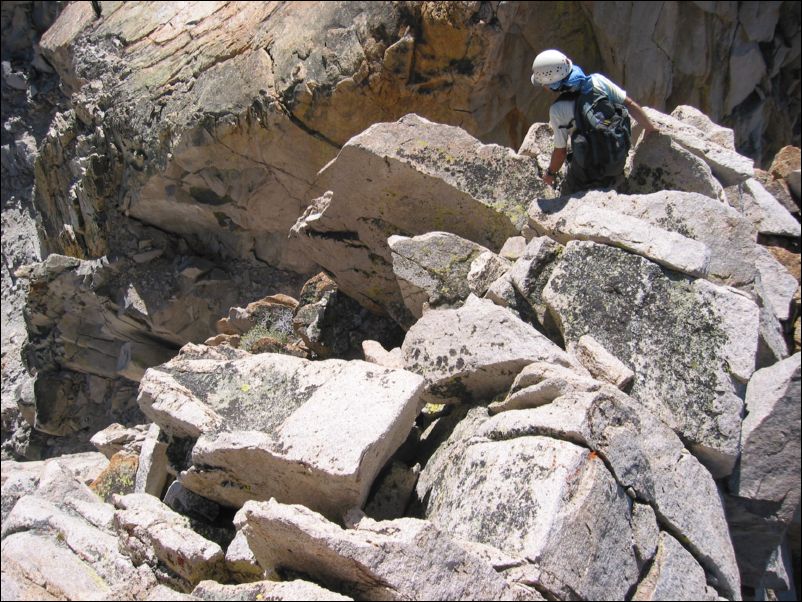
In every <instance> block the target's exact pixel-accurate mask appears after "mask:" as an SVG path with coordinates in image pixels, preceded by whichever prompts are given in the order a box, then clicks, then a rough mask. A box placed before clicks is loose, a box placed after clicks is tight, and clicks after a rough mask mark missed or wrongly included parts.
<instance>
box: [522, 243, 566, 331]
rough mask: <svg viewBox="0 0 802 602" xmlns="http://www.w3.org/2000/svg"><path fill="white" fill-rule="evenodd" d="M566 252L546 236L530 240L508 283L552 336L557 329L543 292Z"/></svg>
mask: <svg viewBox="0 0 802 602" xmlns="http://www.w3.org/2000/svg"><path fill="white" fill-rule="evenodd" d="M562 252H563V247H562V245H559V244H557V243H555V242H554V241H553V240H552V239H550V238H548V237H547V236H539V237H535V238H533V239H532V240H530V241H529V242H528V243H527V245H526V247H525V248H524V251H523V253H522V254H521V256H520V257H519V258H518V259H517V260H516V261H515V264H514V265H513V266H512V269H511V270H510V273H509V281H510V283H511V284H512V286H513V287H514V288H515V290H516V291H518V292H519V293H520V294H521V295H522V296H523V297H524V299H526V301H527V303H529V305H530V306H531V308H532V311H533V312H534V313H535V315H536V316H537V319H538V322H539V323H540V324H541V325H542V326H543V328H544V329H545V330H546V332H548V333H549V334H550V335H551V334H553V331H554V330H556V329H555V328H553V324H552V323H551V322H550V316H549V315H548V311H547V308H546V304H545V302H544V301H543V289H544V288H545V286H546V283H547V282H548V281H549V277H550V276H551V272H552V271H553V270H554V266H555V265H556V260H557V258H558V257H559V256H560V254H561V253H562Z"/></svg>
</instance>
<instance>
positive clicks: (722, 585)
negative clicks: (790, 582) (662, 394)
mask: <svg viewBox="0 0 802 602" xmlns="http://www.w3.org/2000/svg"><path fill="white" fill-rule="evenodd" d="M577 389H578V387H577ZM586 391H587V392H583V391H581V390H576V391H575V392H569V393H567V394H565V395H563V396H562V397H558V398H557V399H555V400H554V401H553V402H551V403H549V404H547V405H541V406H540V407H537V408H532V409H524V410H520V411H513V412H503V413H500V414H498V415H496V416H494V417H493V418H491V419H490V420H488V421H487V422H485V423H483V424H482V425H481V426H479V427H478V429H476V431H475V436H476V437H477V438H484V439H489V440H491V441H508V440H510V439H513V440H515V441H517V440H519V439H518V438H528V437H554V438H555V439H559V440H564V441H571V442H573V443H575V444H576V445H580V446H582V448H590V449H591V450H593V452H594V453H597V454H599V456H600V457H601V458H603V459H604V462H605V464H606V466H607V468H608V469H609V470H610V471H611V474H612V475H613V476H614V477H615V480H616V483H617V484H618V485H619V486H620V487H623V488H625V489H626V490H627V493H628V494H629V495H630V496H631V497H633V498H634V499H636V500H638V501H639V502H642V503H646V504H649V505H650V506H651V507H652V508H653V510H654V512H655V513H656V515H657V521H658V524H659V525H660V527H661V529H664V530H667V531H669V532H671V533H678V534H680V536H681V538H682V541H683V543H684V545H685V546H686V547H687V548H688V549H689V550H690V551H691V552H692V553H693V556H694V558H695V559H696V560H695V562H697V563H698V564H699V565H701V566H702V567H703V568H704V570H705V572H706V573H707V574H708V575H709V576H710V578H711V581H715V582H716V583H718V587H719V589H720V591H721V592H722V593H723V594H724V595H726V596H728V597H730V596H737V595H738V594H739V593H740V581H739V576H738V566H737V565H736V561H735V554H734V552H733V546H732V543H731V541H730V532H729V528H728V524H727V521H726V519H725V513H724V508H723V506H722V502H721V499H720V496H719V492H718V489H717V487H716V483H715V482H714V480H713V478H712V477H711V475H710V473H709V472H708V471H707V469H705V467H704V466H702V464H701V463H700V462H699V461H698V460H697V459H696V458H694V457H693V456H692V455H691V454H689V453H688V451H687V450H686V449H685V447H684V445H683V443H682V441H681V440H680V438H679V437H677V436H676V435H675V434H674V433H673V432H672V431H671V429H669V428H668V427H667V426H666V425H665V424H664V423H663V422H662V421H661V420H660V419H658V418H657V417H656V416H655V415H654V414H653V413H652V412H650V411H649V410H648V409H646V408H644V407H643V406H642V405H641V404H640V403H639V402H638V401H636V400H634V399H632V398H631V397H629V396H628V395H626V394H624V393H622V392H621V391H619V390H618V389H616V388H615V387H613V386H611V385H606V384H605V385H601V387H599V388H598V389H596V390H592V389H587V390H586ZM700 508H704V509H705V510H704V512H700V510H699V509H700Z"/></svg>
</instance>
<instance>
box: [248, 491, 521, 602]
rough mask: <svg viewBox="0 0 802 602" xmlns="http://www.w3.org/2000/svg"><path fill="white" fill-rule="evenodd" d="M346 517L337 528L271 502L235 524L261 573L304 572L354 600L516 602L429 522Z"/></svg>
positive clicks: (506, 587)
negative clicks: (273, 569)
mask: <svg viewBox="0 0 802 602" xmlns="http://www.w3.org/2000/svg"><path fill="white" fill-rule="evenodd" d="M349 518H350V519H351V520H349V522H350V523H351V524H352V525H353V527H354V528H349V529H343V528H341V527H339V526H338V525H336V524H334V523H331V522H329V521H327V520H326V519H325V518H323V517H322V516H321V515H319V514H317V513H315V512H312V511H311V510H309V509H307V508H304V507H303V506H294V505H285V504H280V503H278V502H276V501H275V500H270V501H269V502H248V503H246V504H245V505H244V506H243V507H242V509H241V510H240V511H239V512H238V513H237V516H236V518H235V524H236V525H237V528H238V529H240V530H241V531H242V532H244V533H245V535H246V537H247V538H248V543H249V544H250V546H251V548H252V549H253V551H254V555H255V556H256V558H257V560H258V561H259V563H260V564H262V565H263V566H282V567H285V568H289V569H293V570H295V571H299V572H302V573H304V574H307V575H310V576H312V577H314V578H315V579H317V580H320V581H321V582H323V583H328V584H331V585H332V587H334V588H337V589H341V588H342V589H343V590H345V591H346V592H347V593H349V594H351V595H353V596H354V597H357V598H360V599H370V600H410V599H413V600H500V599H521V598H520V597H519V595H516V594H517V593H518V592H517V591H516V589H514V588H513V586H511V585H510V584H508V583H507V582H506V580H505V579H504V578H503V577H502V576H501V575H499V574H498V573H497V572H496V571H495V569H494V568H493V567H492V566H491V565H490V564H489V563H488V562H486V561H485V560H484V559H482V558H481V557H479V556H477V555H476V554H474V553H471V552H469V551H467V550H466V549H465V548H463V547H462V546H461V545H460V544H459V543H458V542H457V541H456V540H454V539H452V537H451V535H450V534H448V533H446V532H444V531H442V530H440V529H438V528H436V527H435V526H434V525H432V524H431V523H430V522H428V521H424V520H420V519H414V518H402V519H396V520H392V521H381V522H377V521H374V520H372V519H370V518H367V517H364V515H361V516H360V517H349ZM521 590H523V591H522V592H521V593H524V592H525V591H526V590H525V588H521Z"/></svg>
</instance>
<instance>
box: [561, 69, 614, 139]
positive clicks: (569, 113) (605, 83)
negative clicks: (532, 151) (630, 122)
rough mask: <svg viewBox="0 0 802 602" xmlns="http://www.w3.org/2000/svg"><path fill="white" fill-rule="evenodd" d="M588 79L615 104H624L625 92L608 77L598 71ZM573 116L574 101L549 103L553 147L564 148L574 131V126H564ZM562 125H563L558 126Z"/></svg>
mask: <svg viewBox="0 0 802 602" xmlns="http://www.w3.org/2000/svg"><path fill="white" fill-rule="evenodd" d="M590 81H591V82H592V83H593V88H594V89H595V90H597V91H599V92H603V93H604V94H606V95H607V98H609V99H610V100H612V101H613V102H614V103H617V104H624V100H626V97H627V93H626V91H625V90H622V89H621V88H619V87H618V86H616V85H615V84H614V83H613V82H611V81H610V80H609V79H607V78H606V77H604V76H603V75H601V74H599V73H594V74H593V75H591V76H590ZM573 118H574V101H572V100H561V101H559V102H555V103H554V104H553V105H551V109H549V125H550V126H551V129H552V131H553V132H554V148H565V147H567V146H568V140H569V139H570V138H571V134H573V133H574V130H575V129H576V128H575V127H573V126H571V128H568V127H566V126H567V125H568V124H569V123H571V121H572V120H573ZM560 126H563V127H560Z"/></svg>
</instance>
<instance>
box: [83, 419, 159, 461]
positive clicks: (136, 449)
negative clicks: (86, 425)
mask: <svg viewBox="0 0 802 602" xmlns="http://www.w3.org/2000/svg"><path fill="white" fill-rule="evenodd" d="M147 431H148V425H146V424H138V425H136V426H132V427H124V426H123V425H122V424H117V423H114V424H110V425H109V426H107V427H106V428H105V429H103V430H102V431H99V432H97V433H95V434H94V435H93V436H92V438H91V439H90V440H89V442H90V443H91V444H92V445H94V446H95V448H97V450H98V451H99V452H100V453H102V454H103V455H104V456H106V457H107V458H109V459H111V457H112V456H113V455H114V454H116V453H117V452H119V451H123V450H125V451H128V452H131V453H135V454H139V453H140V451H141V450H142V443H143V442H144V440H145V437H146V436H147Z"/></svg>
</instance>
